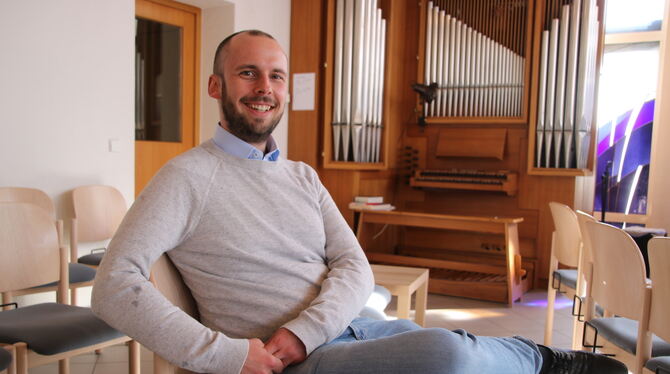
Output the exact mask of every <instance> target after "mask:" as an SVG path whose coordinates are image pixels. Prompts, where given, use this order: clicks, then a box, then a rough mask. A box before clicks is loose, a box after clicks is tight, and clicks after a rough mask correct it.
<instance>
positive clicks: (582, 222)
mask: <svg viewBox="0 0 670 374" xmlns="http://www.w3.org/2000/svg"><path fill="white" fill-rule="evenodd" d="M575 214H576V215H577V222H578V223H579V232H580V233H581V235H582V261H583V262H584V263H587V264H590V263H593V251H592V250H591V238H589V236H588V235H586V222H598V221H597V220H596V219H595V218H594V217H593V216H592V215H590V214H588V213H585V212H582V211H581V210H577V211H575ZM580 266H581V264H580Z"/></svg>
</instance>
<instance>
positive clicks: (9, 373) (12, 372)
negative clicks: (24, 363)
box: [0, 344, 16, 374]
mask: <svg viewBox="0 0 670 374" xmlns="http://www.w3.org/2000/svg"><path fill="white" fill-rule="evenodd" d="M0 349H5V350H7V352H9V354H10V355H11V356H12V362H10V363H9V367H7V368H6V369H5V370H0V374H16V348H15V347H14V346H13V345H4V344H0Z"/></svg>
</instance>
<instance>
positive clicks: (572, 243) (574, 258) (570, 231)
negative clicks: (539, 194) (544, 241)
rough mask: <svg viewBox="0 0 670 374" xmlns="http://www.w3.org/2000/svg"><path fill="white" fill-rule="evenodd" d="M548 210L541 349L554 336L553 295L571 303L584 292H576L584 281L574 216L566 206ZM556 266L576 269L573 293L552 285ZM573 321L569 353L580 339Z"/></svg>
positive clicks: (552, 205) (577, 323)
mask: <svg viewBox="0 0 670 374" xmlns="http://www.w3.org/2000/svg"><path fill="white" fill-rule="evenodd" d="M549 208H550V210H551V215H552V217H553V220H554V227H555V230H554V232H553V233H552V236H551V256H550V258H549V278H548V279H549V285H548V286H547V319H546V322H545V325H544V345H547V346H549V345H551V340H552V335H553V328H554V305H555V302H556V293H557V292H560V293H564V294H565V295H566V297H568V298H569V299H571V300H574V298H575V295H578V296H582V295H583V291H578V290H581V289H582V288H583V279H582V278H583V277H582V273H581V269H580V266H579V264H580V262H581V257H582V235H581V233H580V229H579V222H578V221H577V215H576V214H575V212H574V211H573V210H572V208H570V207H569V206H567V205H565V204H561V203H557V202H554V201H552V202H550V203H549ZM559 264H563V265H567V266H569V267H572V268H577V285H576V288H574V289H573V288H571V287H568V286H566V285H564V284H561V283H560V282H559V285H558V286H555V285H554V282H553V281H552V280H553V279H554V272H555V271H556V270H558V269H559ZM573 302H574V301H573ZM573 309H574V305H573ZM573 319H574V321H573V331H572V349H578V347H579V343H580V339H579V338H581V322H580V321H579V318H578V317H577V316H575V317H574V318H573Z"/></svg>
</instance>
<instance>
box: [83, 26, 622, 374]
mask: <svg viewBox="0 0 670 374" xmlns="http://www.w3.org/2000/svg"><path fill="white" fill-rule="evenodd" d="M287 82H288V62H287V58H286V55H285V54H284V52H283V51H282V49H281V48H280V46H279V45H278V43H277V42H276V41H275V40H274V39H273V38H272V37H271V36H270V35H268V34H266V33H264V32H261V31H256V30H251V31H243V32H239V33H236V34H233V35H231V36H230V37H228V38H226V39H225V40H224V41H223V42H221V44H220V46H219V48H218V49H217V52H216V58H215V62H214V70H213V74H212V75H211V77H210V79H209V83H208V93H209V95H210V96H211V97H213V98H214V99H216V100H217V101H218V103H219V104H220V105H219V115H220V123H219V126H218V127H217V130H216V133H215V135H214V138H213V139H212V140H210V141H207V142H205V143H203V144H202V145H200V146H199V147H196V148H194V149H192V150H190V151H188V152H186V153H184V154H182V155H180V156H178V157H176V158H175V159H173V160H171V161H170V162H169V163H168V164H167V165H166V166H164V167H163V168H162V169H161V170H160V171H159V172H158V174H156V176H155V177H154V179H153V180H152V181H151V182H150V183H149V185H148V186H147V187H146V188H145V189H144V191H142V193H141V194H140V195H139V196H138V198H137V200H136V201H135V203H134V204H133V206H132V207H131V209H130V210H129V211H128V213H127V215H126V217H125V219H124V221H123V223H122V224H121V226H120V227H119V229H118V231H117V233H116V235H115V236H114V238H113V239H112V241H111V243H110V245H109V248H108V251H107V253H106V254H105V259H104V261H103V262H102V264H101V266H100V268H99V269H98V272H97V277H96V280H95V286H94V289H93V298H92V307H93V310H94V312H95V313H96V314H98V315H99V316H100V317H101V318H103V319H104V320H105V321H107V322H108V323H109V324H110V325H112V326H114V327H115V328H117V329H119V330H121V331H123V332H124V333H126V334H128V335H129V336H132V337H133V338H135V339H136V340H137V341H139V342H140V343H142V344H143V345H145V346H146V347H147V348H149V349H150V350H152V351H154V352H157V353H158V354H160V355H161V356H163V357H165V358H166V359H168V360H170V361H171V362H173V363H175V364H176V365H178V366H181V367H184V368H186V369H189V370H192V371H196V372H207V373H232V374H236V373H244V374H247V373H254V374H255V373H263V374H270V373H280V372H283V373H290V374H308V373H317V374H327V373H328V374H337V373H342V374H352V373H384V374H400V373H412V374H414V373H430V374H440V373H454V374H464V373H496V374H499V373H514V374H518V373H533V374H535V373H565V374H570V373H574V374H582V373H583V374H586V373H596V374H598V373H603V374H604V373H608V374H618V373H626V372H627V370H626V368H625V366H623V365H622V364H620V363H618V362H617V361H615V360H612V359H609V358H606V357H602V356H598V355H594V354H590V353H585V352H564V351H559V350H555V349H551V348H548V347H542V346H538V345H536V344H535V343H533V342H532V341H530V340H528V339H524V338H522V337H512V338H493V337H477V336H474V335H472V334H468V333H467V332H465V331H463V330H454V331H449V330H445V329H422V328H420V327H419V326H417V325H415V324H414V323H412V322H409V321H406V320H399V321H377V320H371V319H366V318H357V315H358V313H359V312H360V311H361V309H362V308H363V306H364V304H365V301H366V300H367V298H368V297H369V295H370V292H371V290H372V288H373V277H372V272H371V270H370V266H369V264H368V262H367V260H366V258H365V255H364V254H363V251H362V249H361V247H360V245H359V244H358V242H357V241H356V237H355V236H354V234H353V233H352V231H351V229H350V228H349V226H348V225H347V223H346V221H345V220H344V218H343V217H342V215H341V214H340V212H339V210H338V209H337V206H336V205H335V203H334V202H333V200H332V198H331V197H330V195H329V194H328V191H326V189H325V188H324V187H323V185H322V184H321V182H320V181H319V178H318V176H317V174H316V172H315V171H314V170H313V169H312V168H310V167H309V166H307V165H306V164H304V163H301V162H293V161H289V160H285V159H283V158H281V157H279V150H278V149H277V146H276V144H275V142H274V140H273V139H272V136H271V133H272V131H273V130H274V128H275V127H276V126H277V123H278V122H279V119H280V118H281V116H282V114H283V112H284V107H285V103H286V95H287V92H288V86H287ZM163 253H167V255H168V256H169V257H170V259H171V260H172V262H173V263H174V264H175V266H176V267H177V268H178V269H179V272H180V273H181V275H182V277H183V279H184V281H185V283H186V285H187V286H188V287H189V289H190V291H191V293H192V294H193V297H194V299H195V301H196V303H197V307H198V312H199V315H200V320H199V321H196V320H194V319H193V318H191V317H190V316H188V315H187V314H185V313H184V312H183V311H181V310H180V309H178V308H176V307H175V306H173V305H172V304H171V303H170V302H169V301H168V300H166V299H165V297H163V295H162V294H161V293H160V292H158V291H157V290H156V289H155V288H154V287H153V286H152V285H151V283H150V282H149V273H150V270H151V266H152V265H153V263H154V262H155V261H156V260H157V259H158V258H159V256H160V255H162V254H163Z"/></svg>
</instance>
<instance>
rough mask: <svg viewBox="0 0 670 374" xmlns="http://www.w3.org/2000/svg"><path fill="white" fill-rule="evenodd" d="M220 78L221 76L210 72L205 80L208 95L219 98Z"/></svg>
mask: <svg viewBox="0 0 670 374" xmlns="http://www.w3.org/2000/svg"><path fill="white" fill-rule="evenodd" d="M221 79H223V78H222V77H220V76H218V75H216V74H212V75H210V76H209V81H208V82H207V93H208V94H209V96H210V97H212V98H214V99H217V100H221Z"/></svg>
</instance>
